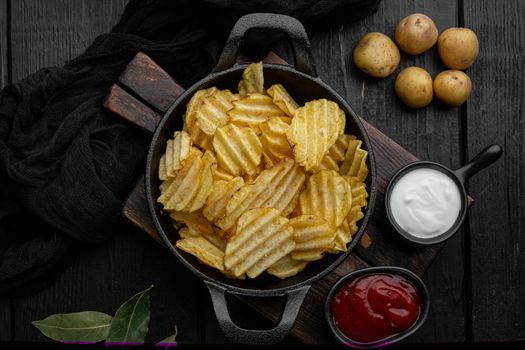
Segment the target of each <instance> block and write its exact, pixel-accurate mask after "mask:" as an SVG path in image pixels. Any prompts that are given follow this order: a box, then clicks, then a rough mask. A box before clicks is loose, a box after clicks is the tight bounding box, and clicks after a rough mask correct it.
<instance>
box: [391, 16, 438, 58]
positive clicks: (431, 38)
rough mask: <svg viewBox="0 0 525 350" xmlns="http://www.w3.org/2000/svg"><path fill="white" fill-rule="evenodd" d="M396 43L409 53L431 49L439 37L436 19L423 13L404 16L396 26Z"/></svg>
mask: <svg viewBox="0 0 525 350" xmlns="http://www.w3.org/2000/svg"><path fill="white" fill-rule="evenodd" d="M395 38H396V44H397V46H399V48H400V49H401V50H402V51H403V52H405V53H407V54H409V55H419V54H420V53H423V52H425V51H427V50H428V49H430V48H431V47H432V46H434V44H435V43H436V41H437V39H438V30H437V28H436V25H435V24H434V21H432V19H430V17H428V16H425V15H424V14H422V13H414V14H412V15H410V16H407V17H405V18H403V19H402V20H401V21H400V22H399V24H398V25H397V27H396V35H395Z"/></svg>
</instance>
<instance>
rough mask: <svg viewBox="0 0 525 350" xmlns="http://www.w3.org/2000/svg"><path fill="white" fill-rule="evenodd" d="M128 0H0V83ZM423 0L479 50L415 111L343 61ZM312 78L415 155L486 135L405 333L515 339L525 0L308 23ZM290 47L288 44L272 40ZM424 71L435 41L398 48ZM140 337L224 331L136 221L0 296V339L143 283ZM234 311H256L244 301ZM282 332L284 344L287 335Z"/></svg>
mask: <svg viewBox="0 0 525 350" xmlns="http://www.w3.org/2000/svg"><path fill="white" fill-rule="evenodd" d="M126 2H127V1H126V0H114V1H108V0H75V1H69V0H46V1H35V0H0V86H5V85H6V84H8V83H10V82H16V81H18V80H19V79H21V78H23V77H24V76H26V75H27V74H29V73H31V72H33V71H35V70H37V69H39V68H40V67H44V66H50V65H60V64H62V63H63V62H64V61H66V60H68V59H70V58H72V57H75V56H76V55H78V54H79V53H81V52H82V50H83V49H84V48H86V47H87V46H88V45H89V43H90V42H91V41H92V40H93V39H94V38H95V37H96V36H97V35H98V34H100V33H103V32H105V31H108V30H109V29H110V28H111V27H112V25H114V24H115V23H116V21H117V19H118V17H119V14H120V13H121V11H122V9H123V8H124V6H125V4H126ZM413 12H422V13H425V14H427V15H428V16H430V17H432V18H433V20H434V22H435V23H436V25H437V26H438V29H439V30H440V31H442V30H444V29H446V28H448V27H452V26H466V27H469V28H471V29H473V30H474V31H475V32H476V33H477V34H478V38H479V40H480V47H481V49H480V56H479V58H478V60H477V62H476V63H475V64H474V66H472V67H471V68H469V69H468V70H467V74H468V75H469V76H470V77H471V79H472V81H473V93H472V96H471V98H470V99H469V101H468V103H467V104H466V105H465V106H463V107H461V108H459V109H458V108H456V109H446V108H443V107H442V106H440V105H439V104H438V103H436V102H433V103H432V104H431V105H430V106H429V107H427V108H425V109H422V110H419V111H412V110H408V109H406V108H403V107H402V106H401V104H400V102H399V101H398V100H397V99H396V96H395V94H394V91H393V85H394V79H395V76H391V77H389V78H387V79H383V80H375V79H369V78H365V77H364V76H363V75H361V74H360V73H359V72H357V71H356V68H355V67H354V66H353V65H352V63H351V53H352V48H353V45H354V44H355V43H356V41H357V40H358V38H359V37H360V36H361V35H363V34H364V33H366V32H370V31H380V32H383V33H386V34H388V35H392V34H393V31H394V28H395V25H396V24H397V22H398V21H399V20H400V19H401V18H403V17H404V16H406V15H408V14H410V13H413ZM310 35H311V42H312V46H313V50H314V56H315V60H316V62H317V67H318V71H319V74H320V76H321V78H322V79H323V80H324V81H325V82H327V83H328V84H330V85H331V86H332V87H334V88H335V89H336V90H337V91H338V92H339V93H340V94H341V95H343V96H345V97H346V98H347V99H348V100H349V101H351V103H352V105H353V106H354V108H356V109H357V112H358V113H359V114H360V115H361V116H363V117H364V118H365V119H366V120H368V121H369V122H370V123H372V124H374V125H375V126H376V127H378V128H379V129H381V130H382V131H383V132H384V133H385V134H387V135H389V136H390V137H392V138H393V139H394V140H395V141H397V142H398V143H399V144H401V145H402V146H404V147H405V148H407V149H408V150H410V151H411V152H413V153H414V154H415V155H416V156H418V157H419V158H421V159H428V160H434V161H438V162H442V163H444V164H445V165H447V166H451V167H458V166H459V165H460V164H462V163H463V162H465V160H466V159H468V158H469V157H472V156H473V155H474V154H475V153H477V152H478V151H480V150H481V149H482V148H483V147H484V146H485V145H487V144H490V143H499V144H500V145H502V147H503V148H504V152H505V153H504V156H503V157H502V159H501V160H500V161H499V162H498V163H497V164H496V165H494V166H492V167H490V168H489V169H487V170H486V171H484V172H482V173H481V174H479V175H478V176H476V177H475V178H474V179H473V180H472V181H471V182H470V184H469V191H470V192H471V193H472V195H473V197H474V198H475V203H474V205H473V207H472V208H471V209H470V212H469V217H468V220H467V221H466V223H465V225H464V228H463V230H462V232H460V233H459V234H458V235H456V236H455V237H454V238H452V239H451V240H450V241H449V242H448V243H447V245H446V247H445V248H444V249H443V251H442V252H441V254H440V255H439V256H438V258H437V259H436V261H435V262H434V264H433V265H432V266H431V267H430V269H429V271H428V273H427V275H426V277H425V280H426V283H427V285H428V288H429V290H430V293H431V296H432V303H431V310H430V314H429V317H428V319H427V322H426V323H425V325H424V326H423V327H422V328H421V330H420V331H418V332H417V334H415V335H414V336H412V337H411V338H410V339H409V341H410V342H463V341H493V340H516V339H525V302H524V301H523V297H524V296H525V181H524V178H525V146H524V145H525V126H524V123H525V117H524V109H525V98H524V93H523V89H524V88H525V83H524V80H523V77H524V75H525V58H524V52H525V1H522V0H505V1H495V0H439V1H438V0H434V1H430V0H408V1H407V0H384V1H383V2H382V4H381V7H380V9H379V12H378V13H376V14H375V15H373V16H371V17H369V18H367V19H365V20H363V21H361V22H358V23H354V24H350V25H344V26H341V27H339V28H332V29H326V30H325V31H321V32H315V33H310ZM279 54H281V55H283V56H284V57H285V58H286V54H287V52H286V50H284V51H282V52H279ZM410 65H417V66H421V67H424V68H425V69H427V70H428V71H429V72H430V73H431V74H432V75H433V76H435V75H436V74H437V73H438V72H439V71H440V70H443V69H444V66H443V65H442V64H441V63H440V62H439V59H438V58H437V52H436V50H435V48H434V49H432V50H431V51H430V52H427V53H426V54H424V55H421V56H418V57H407V56H404V57H402V62H401V67H400V68H403V67H406V66H410ZM152 283H153V284H155V289H154V290H153V292H152V297H151V298H152V315H151V316H152V317H151V324H150V333H149V334H150V335H149V337H148V339H149V340H150V341H155V340H159V339H162V338H164V337H165V336H167V335H169V334H170V332H171V331H172V329H173V325H175V324H176V325H178V328H179V337H178V340H179V341H180V342H181V343H219V342H226V340H225V338H224V337H223V336H222V334H221V332H220V330H219V329H218V326H217V325H216V322H215V319H214V316H213V313H212V310H211V304H210V301H209V296H208V294H207V291H206V290H205V288H204V286H203V284H202V283H201V282H200V281H199V280H198V279H197V278H195V277H194V276H193V275H192V274H191V273H190V272H188V271H187V270H186V269H184V268H183V267H182V266H181V265H180V264H179V263H178V262H177V261H176V260H175V259H174V258H173V257H172V256H171V255H170V254H168V252H167V251H164V250H163V249H162V248H161V247H160V246H159V245H157V244H155V243H153V242H152V241H151V240H150V239H149V238H147V237H145V236H144V235H143V234H141V233H140V232H138V231H137V230H135V229H134V228H132V227H131V226H130V227H129V229H127V230H125V231H124V232H118V233H116V235H115V238H114V239H112V240H111V241H109V242H106V243H105V244H101V245H98V246H92V247H85V248H83V250H82V251H81V252H80V253H79V254H78V256H77V257H76V258H75V260H74V262H73V264H72V265H71V266H70V267H69V268H68V269H67V270H66V272H65V273H64V274H63V275H62V276H61V277H59V278H58V280H57V281H56V283H54V284H53V286H52V287H50V288H48V289H46V290H44V291H42V292H40V293H38V294H36V295H33V296H30V297H20V298H12V299H5V298H4V299H0V341H1V340H20V341H45V340H46V338H44V337H43V336H42V335H40V333H39V332H38V331H37V330H36V329H35V328H34V327H33V326H32V325H31V321H33V320H37V319H42V318H44V317H46V316H48V315H50V314H54V313H58V312H73V311H81V310H98V311H104V312H107V313H113V312H114V311H115V309H116V308H117V307H118V306H119V305H120V303H121V302H123V301H124V300H125V299H127V298H128V297H129V296H131V295H132V294H134V293H135V292H136V291H138V290H141V289H143V288H145V287H147V286H149V285H150V284H152ZM235 308H236V309H237V310H236V312H237V313H242V314H245V315H246V314H249V317H246V316H245V317H244V318H245V319H250V322H252V323H254V324H256V325H261V324H263V323H264V321H263V320H261V318H260V317H257V316H256V315H255V314H254V312H253V311H252V310H249V309H247V308H246V307H244V306H242V305H237V306H236V307H235ZM287 341H290V342H293V341H294V340H293V339H288V340H287Z"/></svg>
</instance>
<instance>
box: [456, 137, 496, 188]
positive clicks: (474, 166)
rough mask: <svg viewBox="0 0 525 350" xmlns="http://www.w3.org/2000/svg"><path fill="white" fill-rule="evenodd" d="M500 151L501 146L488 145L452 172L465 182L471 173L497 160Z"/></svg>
mask: <svg viewBox="0 0 525 350" xmlns="http://www.w3.org/2000/svg"><path fill="white" fill-rule="evenodd" d="M502 153H503V150H502V149H501V146H499V145H490V146H488V147H487V148H485V149H484V150H483V151H481V152H479V153H478V154H477V155H476V156H475V157H474V158H472V160H471V161H470V162H468V163H467V164H465V165H464V166H462V167H461V168H459V169H456V170H455V171H454V173H455V174H456V175H457V176H458V177H459V178H460V179H461V181H463V182H465V181H467V180H468V179H469V178H470V177H471V176H472V175H474V174H476V173H477V172H479V171H480V170H483V169H484V168H486V167H488V166H489V165H491V164H492V163H494V162H495V161H497V160H498V159H499V157H501V154H502Z"/></svg>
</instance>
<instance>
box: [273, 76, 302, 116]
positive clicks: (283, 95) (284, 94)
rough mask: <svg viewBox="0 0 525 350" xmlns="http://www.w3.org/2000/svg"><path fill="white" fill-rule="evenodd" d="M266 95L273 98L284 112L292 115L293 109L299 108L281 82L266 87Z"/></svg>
mask: <svg viewBox="0 0 525 350" xmlns="http://www.w3.org/2000/svg"><path fill="white" fill-rule="evenodd" d="M267 92H268V95H270V96H271V97H272V99H273V103H275V104H276V105H277V106H278V107H279V108H280V109H281V110H282V111H283V112H284V113H286V114H287V115H289V116H290V117H293V116H294V114H295V110H296V109H297V108H299V105H298V104H297V102H295V101H294V99H293V98H292V96H290V94H289V93H288V91H286V89H285V88H284V86H282V85H281V84H274V85H272V86H271V87H270V88H269V89H268V91H267Z"/></svg>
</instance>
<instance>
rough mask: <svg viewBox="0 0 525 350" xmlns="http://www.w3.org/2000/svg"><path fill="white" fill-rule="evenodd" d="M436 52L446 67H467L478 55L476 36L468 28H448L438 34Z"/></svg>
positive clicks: (461, 68)
mask: <svg viewBox="0 0 525 350" xmlns="http://www.w3.org/2000/svg"><path fill="white" fill-rule="evenodd" d="M438 52H439V57H441V60H442V61H443V63H444V64H445V65H446V66H447V67H448V68H450V69H460V70H463V69H467V68H468V67H470V66H471V65H472V64H473V63H474V61H475V60H476V58H477V57H478V53H479V42H478V37H477V36H476V33H474V32H473V31H472V30H470V29H468V28H449V29H447V30H445V31H444V32H443V33H441V35H440V36H439V39H438Z"/></svg>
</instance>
